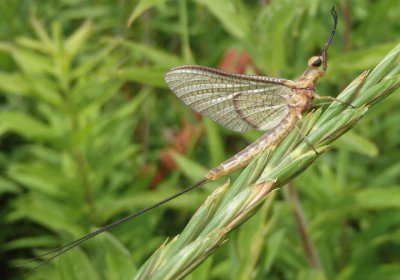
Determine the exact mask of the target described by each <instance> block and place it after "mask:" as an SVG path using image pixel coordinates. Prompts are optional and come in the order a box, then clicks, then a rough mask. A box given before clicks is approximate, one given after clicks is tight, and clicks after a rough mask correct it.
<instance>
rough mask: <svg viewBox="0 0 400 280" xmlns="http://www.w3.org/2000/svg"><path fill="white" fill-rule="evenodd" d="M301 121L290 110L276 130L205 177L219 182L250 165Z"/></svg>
mask: <svg viewBox="0 0 400 280" xmlns="http://www.w3.org/2000/svg"><path fill="white" fill-rule="evenodd" d="M299 121H300V117H299V113H298V112H297V110H296V108H290V109H289V112H288V114H287V115H286V117H285V118H283V119H282V120H281V121H280V122H279V123H278V124H277V125H276V126H275V127H274V128H272V129H270V130H269V131H268V132H267V133H265V134H264V135H263V136H261V137H260V138H259V139H258V140H257V141H255V142H253V143H252V144H250V145H249V146H247V147H246V148H245V149H244V150H242V151H240V152H239V153H237V154H236V155H234V156H233V157H231V158H230V159H228V160H226V161H224V162H222V163H221V164H220V165H218V166H217V167H216V168H214V169H211V170H210V171H209V172H208V173H207V174H206V176H205V178H206V179H207V180H209V181H215V180H218V179H219V178H221V177H224V176H225V175H228V174H230V173H232V172H234V171H235V170H237V169H239V168H242V167H244V166H246V165H247V164H249V162H250V161H251V160H252V159H253V158H254V157H255V156H256V155H258V154H260V153H261V152H263V151H264V150H265V149H266V148H268V147H273V146H275V145H277V144H278V143H279V142H280V141H281V140H282V139H284V138H285V137H286V136H287V135H288V134H289V132H290V131H291V130H292V129H293V128H294V127H295V126H296V124H297V123H298V122H299Z"/></svg>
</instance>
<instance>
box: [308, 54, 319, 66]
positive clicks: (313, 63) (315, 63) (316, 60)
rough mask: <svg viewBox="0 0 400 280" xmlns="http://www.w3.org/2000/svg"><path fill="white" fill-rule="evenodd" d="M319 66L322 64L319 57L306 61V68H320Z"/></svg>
mask: <svg viewBox="0 0 400 280" xmlns="http://www.w3.org/2000/svg"><path fill="white" fill-rule="evenodd" d="M321 64H322V57H321V56H313V57H311V58H310V59H309V60H308V66H312V67H315V68H318V67H320V66H321Z"/></svg>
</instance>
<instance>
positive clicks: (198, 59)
mask: <svg viewBox="0 0 400 280" xmlns="http://www.w3.org/2000/svg"><path fill="white" fill-rule="evenodd" d="M269 2H271V3H269ZM332 3H333V2H332V1H319V0H309V1H305V0H300V1H295V0H275V1H240V0H234V1H229V0H218V1H216V0H214V1H211V0H187V1H185V0H178V1H166V0H152V1H151V0H148V1H109V0H101V1H88V0H86V1H62V0H61V1H39V0H37V1H23V0H16V1H11V0H9V1H2V2H0V10H1V11H2V17H0V30H1V32H0V40H1V41H0V94H1V95H0V96H1V97H0V98H1V107H0V137H1V138H0V145H1V152H0V169H1V174H0V200H1V208H0V211H1V212H0V227H1V229H2V230H1V231H0V242H1V246H0V260H1V269H0V271H1V272H0V273H1V274H2V276H3V277H2V278H7V279H20V278H21V277H22V274H23V272H24V271H26V269H28V268H29V267H33V266H34V265H36V264H38V263H37V262H36V263H35V262H34V263H31V264H29V265H26V267H23V268H21V267H18V268H17V267H15V265H16V264H18V263H21V262H22V261H23V260H24V259H27V258H29V257H33V256H35V255H38V254H40V253H43V252H45V251H47V250H49V249H52V248H55V247H57V246H60V245H62V244H65V243H67V242H69V241H71V240H73V239H76V238H78V237H81V236H82V235H84V234H87V233H89V232H91V231H93V230H95V229H97V228H99V227H101V226H103V225H105V224H108V223H110V222H112V221H114V220H116V219H118V218H121V217H123V216H125V215H127V214H129V213H132V212H135V211H137V210H140V209H142V208H144V207H146V206H149V205H150V204H153V203H155V202H157V201H159V200H161V199H162V198H164V197H166V196H167V195H170V194H173V193H175V192H177V191H179V190H180V189H181V188H182V187H185V186H187V185H189V184H192V183H194V182H195V181H197V180H199V179H201V177H202V176H203V175H204V174H205V172H206V171H207V169H209V168H211V167H214V166H215V165H216V164H218V163H219V162H221V161H223V160H224V159H227V158H228V157H230V156H231V155H233V154H234V153H235V152H237V151H239V150H240V149H241V148H243V147H245V145H246V144H248V143H250V142H251V141H253V140H255V139H256V138H257V137H258V136H260V135H261V133H259V132H254V131H253V132H249V133H246V134H237V133H233V132H231V131H228V130H226V129H223V128H221V127H219V126H218V125H216V124H214V123H212V122H210V121H208V120H206V119H203V120H202V123H203V125H204V129H205V135H197V136H196V135H195V137H193V139H192V144H191V146H190V147H189V149H188V151H187V152H186V154H185V155H183V156H177V162H178V165H179V169H178V170H176V171H170V172H169V173H168V175H167V176H166V177H165V178H164V180H163V181H162V182H161V183H160V184H158V185H157V186H156V189H155V190H150V189H149V185H150V182H151V178H152V176H153V174H154V173H155V172H156V171H157V170H158V168H159V158H160V154H161V152H162V151H163V150H164V149H165V148H167V147H168V146H169V145H170V143H169V140H168V139H169V138H168V137H166V135H169V134H171V133H172V132H174V131H179V129H180V126H181V120H182V119H183V118H187V119H189V120H190V121H191V123H193V122H194V118H193V116H192V115H191V113H190V109H188V108H187V107H186V106H185V105H183V104H182V103H181V102H179V101H178V100H177V99H176V98H175V96H174V95H173V94H172V93H171V92H169V90H168V89H167V88H166V85H165V84H164V82H163V74H164V73H165V72H166V71H167V70H168V69H170V68H172V67H174V66H177V65H182V64H189V63H196V64H200V65H206V66H210V67H216V65H217V64H218V62H219V61H220V60H221V58H222V56H223V54H224V53H225V51H226V50H227V49H228V48H234V49H236V50H241V51H242V50H243V51H247V52H248V53H249V54H250V56H251V58H252V59H253V62H254V63H255V64H256V66H257V67H258V69H260V70H261V72H262V73H263V74H264V75H269V76H276V77H284V78H288V79H295V78H297V77H299V76H300V75H301V73H302V72H303V71H304V69H305V67H306V63H307V60H308V58H309V57H310V56H312V55H314V54H316V53H318V51H319V50H320V49H321V47H322V46H323V44H324V42H325V41H326V39H327V37H328V35H329V32H330V29H331V25H332V18H331V17H330V14H329V11H330V8H331V5H332ZM335 4H336V9H337V11H338V14H339V25H338V31H337V35H336V37H335V39H334V43H333V45H332V46H331V47H330V49H329V58H328V72H327V74H326V76H325V77H324V78H323V79H321V80H320V81H319V83H318V84H317V88H316V89H317V92H318V93H319V94H321V95H331V96H335V95H336V94H337V93H338V92H340V91H341V90H342V89H343V88H344V87H345V86H346V85H347V84H348V83H349V82H350V81H351V80H352V79H354V78H355V77H356V76H357V75H358V74H359V73H361V71H364V70H367V69H371V68H373V67H374V66H375V65H376V64H377V63H378V62H379V61H380V60H381V59H382V58H383V57H384V55H385V54H386V53H387V52H388V51H389V50H390V49H391V48H393V47H394V46H395V45H396V44H398V43H399V41H400V40H399V39H400V20H399V19H400V4H399V2H398V1H397V0H380V1H372V0H369V1H364V0H363V1H361V0H353V1H350V0H347V1H344V0H343V1H337V2H335ZM128 22H129V23H131V26H130V27H127V23H128ZM399 107H400V94H399V92H397V93H394V94H393V95H392V96H390V97H389V98H388V99H386V100H384V101H383V102H381V103H379V104H378V105H376V106H374V107H373V108H372V109H371V110H370V111H369V112H368V114H367V115H366V117H365V118H364V119H363V120H362V121H361V122H360V123H359V125H358V126H357V127H356V128H355V129H353V130H352V131H350V132H349V133H347V134H346V135H345V136H344V137H342V138H340V139H339V140H338V141H336V142H335V144H334V145H333V146H332V147H331V149H330V150H329V151H328V152H327V153H326V154H324V155H323V156H322V157H321V158H320V159H318V161H317V162H316V164H314V165H313V166H312V167H311V168H309V169H308V170H307V171H306V172H305V173H304V174H302V175H301V176H300V177H299V178H298V179H296V180H295V181H294V182H293V184H294V185H295V187H296V190H297V191H298V195H299V197H300V202H301V204H302V207H303V211H304V214H305V218H306V220H307V223H308V232H307V234H308V236H309V238H310V239H311V240H312V241H313V244H314V247H315V249H316V252H317V255H318V258H319V261H320V262H321V266H322V267H323V271H324V273H323V274H324V275H325V276H326V278H327V279H341V280H342V279H399V278H398V277H399V276H398V275H400V223H399V221H400V211H399V209H400V188H399V187H400V175H399V174H400V164H399V162H400V125H399V124H400V112H399V109H398V108H399ZM232 176H233V177H234V176H235V175H232ZM216 185H217V184H210V185H209V186H206V187H205V188H202V189H201V190H196V191H193V192H192V193H189V194H187V195H185V197H182V198H179V199H176V200H175V201H172V202H171V203H169V204H168V205H165V206H163V207H162V208H160V209H157V210H154V211H152V212H150V213H148V214H146V215H144V216H141V217H138V218H137V219H135V220H133V221H130V222H128V223H126V224H124V225H121V226H119V227H118V228H116V229H113V230H112V231H111V232H109V233H105V234H102V236H99V237H97V238H95V239H93V240H92V241H89V242H87V244H85V245H83V246H81V247H80V248H78V249H74V250H73V251H72V252H70V253H67V254H65V255H64V256H63V257H60V258H59V259H58V260H56V261H54V262H52V263H50V264H48V265H46V266H45V267H43V268H41V269H40V270H38V271H36V272H35V273H33V274H31V275H30V276H29V278H31V279H131V278H132V276H133V275H134V274H135V271H137V269H138V268H139V267H140V265H141V264H142V263H143V262H144V261H145V260H146V258H147V257H148V256H149V255H150V254H151V253H152V252H153V251H154V250H155V249H156V248H157V247H158V246H160V244H161V243H162V242H163V241H164V240H165V239H166V238H167V237H172V236H174V235H176V234H178V233H179V232H180V230H181V229H182V228H183V227H184V225H185V223H186V222H187V221H188V219H189V218H190V216H191V214H192V213H193V211H194V210H195V209H196V208H197V207H198V206H200V205H201V203H202V201H203V200H204V199H205V197H206V196H207V195H208V194H209V193H210V191H211V190H212V189H213V188H214V187H215V186H216ZM256 230H259V231H261V232H263V234H265V238H263V239H262V241H261V242H260V243H259V244H257V249H258V250H259V252H257V253H255V252H254V251H253V249H254V247H253V246H254V244H250V243H249V242H250V240H251V239H249V238H248V236H249V233H250V232H254V231H256ZM321 275H322V274H321V273H320V272H318V271H315V270H313V269H312V268H311V266H310V264H309V263H308V261H307V257H306V255H305V253H304V249H303V244H302V240H301V238H300V235H299V232H298V229H297V226H296V223H295V220H294V217H293V212H292V209H291V204H290V202H289V200H288V199H287V196H285V195H284V192H280V193H279V194H278V197H277V198H276V199H275V201H274V203H273V204H272V206H271V209H269V212H268V214H267V215H264V216H263V215H261V214H260V215H256V216H255V217H253V218H252V219H251V220H250V221H249V222H248V223H246V224H245V225H243V226H242V227H241V228H239V229H238V230H237V231H236V232H235V233H234V234H231V237H230V241H229V242H227V243H226V244H225V245H224V246H223V247H222V248H221V249H220V250H218V251H217V252H216V254H215V255H213V256H212V257H211V258H209V259H208V260H207V261H206V262H205V263H203V264H202V265H201V266H200V267H199V268H198V269H197V270H196V271H194V272H193V273H192V274H191V275H190V276H188V277H187V278H188V279H323V277H322V276H321Z"/></svg>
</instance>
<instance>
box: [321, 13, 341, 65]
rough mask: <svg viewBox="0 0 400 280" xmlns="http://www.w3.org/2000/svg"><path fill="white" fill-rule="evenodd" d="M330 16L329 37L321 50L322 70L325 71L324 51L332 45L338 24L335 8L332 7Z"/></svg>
mask: <svg viewBox="0 0 400 280" xmlns="http://www.w3.org/2000/svg"><path fill="white" fill-rule="evenodd" d="M331 15H332V16H333V28H332V31H331V35H330V36H329V39H328V41H326V43H325V46H324V48H323V49H322V63H323V70H324V71H326V69H327V65H326V51H327V50H328V48H329V46H330V45H331V43H332V40H333V36H335V32H336V25H337V22H338V16H337V13H336V11H335V6H332V9H331Z"/></svg>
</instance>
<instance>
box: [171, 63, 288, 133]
mask: <svg viewBox="0 0 400 280" xmlns="http://www.w3.org/2000/svg"><path fill="white" fill-rule="evenodd" d="M165 81H166V83H167V84H168V86H169V88H170V89H171V90H172V91H173V92H174V93H175V94H176V96H178V97H179V99H181V100H182V101H183V102H184V103H185V104H186V105H188V106H190V107H191V108H192V109H193V110H195V111H196V112H198V113H200V114H201V115H203V116H205V117H207V118H210V119H212V120H213V121H215V122H216V123H218V124H220V125H222V126H224V127H226V128H229V129H232V130H234V131H238V132H244V131H247V130H250V129H252V128H256V129H258V130H268V129H270V128H272V127H274V126H275V125H276V124H277V123H279V122H280V121H281V120H282V119H283V118H284V117H285V116H286V114H287V112H288V104H287V97H288V96H289V92H290V88H288V87H286V86H284V85H283V84H284V83H285V82H288V81H287V80H284V79H275V78H269V77H263V76H251V75H241V74H233V73H228V72H224V71H220V70H216V69H213V68H208V67H202V66H197V65H185V66H180V67H176V68H174V69H171V70H170V71H169V72H168V73H167V74H165Z"/></svg>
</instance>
